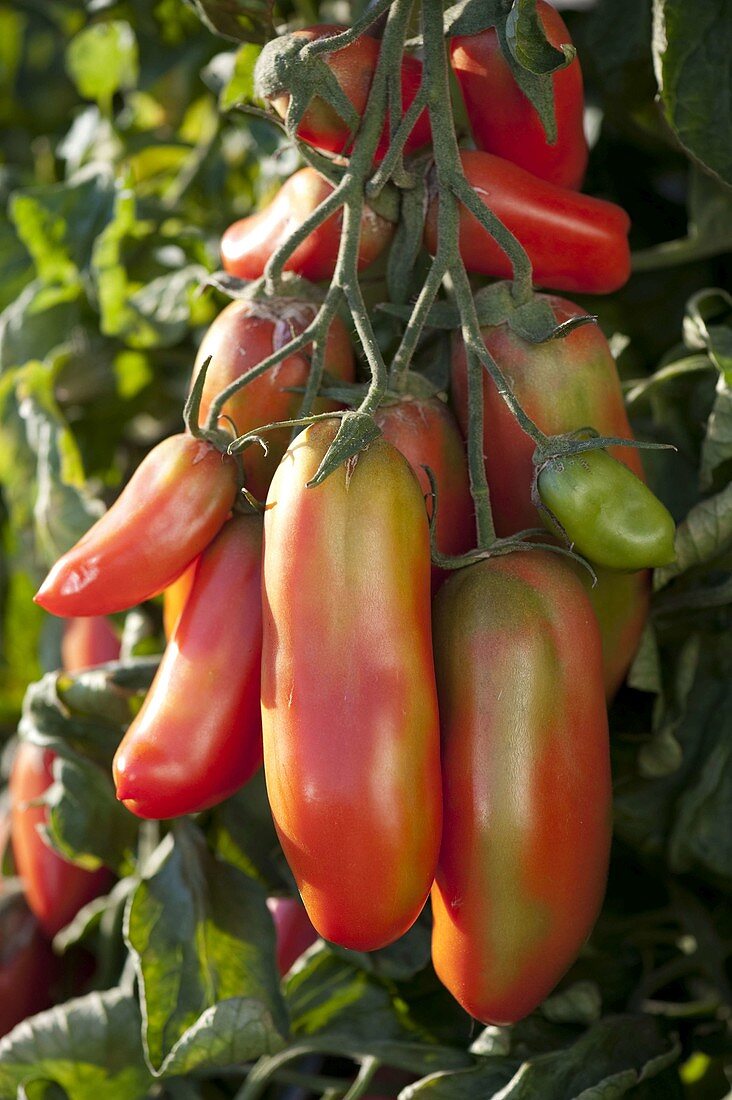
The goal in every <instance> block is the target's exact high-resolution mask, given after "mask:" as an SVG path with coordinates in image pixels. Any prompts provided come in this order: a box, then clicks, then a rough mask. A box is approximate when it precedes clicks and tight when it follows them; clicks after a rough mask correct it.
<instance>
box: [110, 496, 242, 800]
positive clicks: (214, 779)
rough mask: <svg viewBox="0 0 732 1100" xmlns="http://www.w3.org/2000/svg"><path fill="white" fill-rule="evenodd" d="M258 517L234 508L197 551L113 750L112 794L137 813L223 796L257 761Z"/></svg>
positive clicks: (239, 782)
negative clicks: (165, 636) (179, 604)
mask: <svg viewBox="0 0 732 1100" xmlns="http://www.w3.org/2000/svg"><path fill="white" fill-rule="evenodd" d="M261 562H262V521H261V519H260V518H259V516H234V517H233V518H232V519H230V520H229V521H228V523H226V524H225V525H224V527H223V529H222V530H221V531H220V532H219V534H218V535H217V537H216V538H215V539H214V541H213V542H212V543H211V545H210V546H209V547H208V548H207V549H206V550H205V551H204V552H203V554H202V555H201V557H200V560H199V562H198V566H197V568H196V573H195V577H194V579H193V585H192V587H191V591H190V594H189V596H188V599H187V600H186V603H185V606H184V608H183V611H182V613H181V616H180V619H179V620H178V623H177V625H176V626H175V629H174V631H173V634H172V637H171V639H170V642H169V643H168V646H167V649H166V650H165V653H164V655H163V659H162V661H161V663H160V667H159V669H158V671H157V673H156V674H155V679H154V680H153V682H152V684H151V686H150V690H149V691H148V693H147V696H146V698H145V702H144V703H143V705H142V708H141V710H140V712H139V713H138V714H137V716H136V717H135V719H134V721H133V722H132V724H131V725H130V727H129V728H128V730H127V733H126V734H125V736H124V738H123V739H122V742H121V744H120V746H119V748H118V749H117V752H116V754H115V758H114V764H113V772H114V782H115V786H116V788H117V797H118V798H119V799H120V801H121V802H123V803H124V804H125V806H126V807H127V808H128V809H129V810H131V811H132V812H133V813H135V814H137V815H138V816H139V817H147V818H164V817H179V816H180V815H181V814H190V813H197V812H198V811H199V810H204V809H207V808H208V807H209V806H213V805H215V804H216V803H217V802H221V801H223V799H224V798H227V797H228V796H229V795H230V794H233V793H234V791H235V790H237V789H238V788H239V787H241V786H243V784H244V783H246V782H247V780H248V779H250V778H251V776H252V775H253V774H254V772H255V771H256V770H257V768H258V767H259V765H260V764H261V762H262V735H261V718H260V711H259V672H260V656H261V650H262V612H261V596H260V572H261Z"/></svg>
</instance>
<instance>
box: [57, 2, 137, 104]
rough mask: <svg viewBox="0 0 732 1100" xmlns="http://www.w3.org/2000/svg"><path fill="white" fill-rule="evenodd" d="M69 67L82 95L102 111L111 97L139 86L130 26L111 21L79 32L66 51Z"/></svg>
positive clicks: (133, 41)
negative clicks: (94, 102)
mask: <svg viewBox="0 0 732 1100" xmlns="http://www.w3.org/2000/svg"><path fill="white" fill-rule="evenodd" d="M66 67H67V69H68V72H69V76H70V77H71V79H72V80H73V81H74V83H75V85H76V87H77V90H78V92H79V95H81V96H83V97H84V98H85V99H95V100H96V101H97V103H98V104H99V105H100V107H102V109H103V110H105V109H107V110H108V108H109V105H110V104H111V101H112V96H113V95H114V93H115V92H118V91H128V90H129V89H130V88H134V87H135V85H136V84H137V80H138V75H139V59H138V51H137V39H136V38H135V32H134V31H133V29H132V27H131V26H130V24H129V23H126V22H124V20H121V19H116V20H110V22H108V23H94V24H92V26H90V27H85V28H84V30H82V31H79V33H78V34H77V35H76V37H75V38H73V39H72V40H71V42H70V43H69V46H68V49H67V51H66Z"/></svg>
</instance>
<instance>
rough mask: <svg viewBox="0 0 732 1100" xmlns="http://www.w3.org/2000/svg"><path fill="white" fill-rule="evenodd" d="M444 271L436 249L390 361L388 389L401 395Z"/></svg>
mask: <svg viewBox="0 0 732 1100" xmlns="http://www.w3.org/2000/svg"><path fill="white" fill-rule="evenodd" d="M446 271H447V262H446V260H445V259H444V257H443V256H442V253H441V250H440V249H439V248H438V250H437V255H436V256H435V258H434V260H433V261H432V266H431V267H430V269H429V271H428V273H427V278H426V279H425V281H424V285H423V286H422V289H421V290H420V292H419V295H418V297H417V301H416V302H415V304H414V309H413V310H412V316H411V317H410V318H409V321H408V323H407V327H406V328H405V330H404V335H403V336H402V339H401V342H400V344H399V347H398V348H397V350H396V352H395V354H394V358H393V359H392V364H391V371H390V372H389V384H390V388H391V389H393V390H394V391H395V392H396V393H402V392H403V391H404V389H405V386H406V381H407V374H408V372H409V366H410V363H411V361H412V357H413V355H414V352H415V350H416V348H417V344H418V343H419V338H420V336H421V335H422V330H423V329H424V325H425V322H426V320H427V316H428V314H429V311H430V309H431V308H432V303H433V302H434V300H435V298H436V297H437V292H438V291H439V289H440V286H441V284H442V280H443V278H444V276H445V273H446Z"/></svg>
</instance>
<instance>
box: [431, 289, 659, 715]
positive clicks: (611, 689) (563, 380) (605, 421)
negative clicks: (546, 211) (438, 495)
mask: <svg viewBox="0 0 732 1100" xmlns="http://www.w3.org/2000/svg"><path fill="white" fill-rule="evenodd" d="M544 298H545V300H546V301H547V302H548V303H549V305H550V306H551V308H552V310H553V312H554V315H555V317H556V319H557V323H558V324H564V323H566V322H567V321H569V320H571V319H572V318H573V317H579V316H581V315H582V314H583V313H584V312H585V311H584V310H582V309H581V308H580V306H578V305H575V303H574V302H569V301H567V300H566V299H564V298H558V297H555V296H553V295H551V296H549V295H546V296H544ZM481 334H482V336H483V340H484V342H485V345H486V347H487V348H488V350H489V352H490V353H491V355H492V356H493V358H494V359H495V360H496V362H497V363H498V365H499V366H500V368H501V370H502V371H503V373H504V375H505V377H506V381H507V382H508V384H509V386H510V387H511V390H512V391H513V393H514V394H515V396H516V397H517V398H518V400H519V402H520V404H521V406H522V407H523V409H524V410H525V412H526V413H527V414H528V415H529V416H530V417H531V419H532V420H533V421H534V423H535V424H537V425H538V427H539V428H541V430H542V431H543V432H546V433H547V435H562V434H564V433H566V432H573V431H578V430H579V429H580V428H583V427H593V428H595V429H596V430H597V431H598V432H600V434H601V435H605V436H614V437H615V438H618V439H632V438H633V432H632V430H631V427H630V424H629V422H628V417H627V414H626V411H625V404H624V402H623V394H622V390H621V388H620V379H619V378H618V372H617V369H616V367H615V360H614V359H613V356H612V353H611V351H610V346H609V344H608V342H607V340H606V339H605V337H604V335H603V333H602V330H601V329H600V328H599V327H598V326H597V325H591V324H587V325H583V326H581V327H580V328H576V329H574V330H573V331H571V332H570V333H569V334H568V335H567V336H566V337H563V338H562V339H557V340H546V341H545V342H544V343H542V344H530V343H528V342H527V341H526V340H522V339H521V337H520V336H517V335H516V334H515V333H514V332H513V331H512V330H511V329H510V328H509V326H508V325H507V324H502V325H493V326H486V327H484V328H483V329H481ZM452 395H453V399H454V401H455V408H456V411H457V416H458V420H459V421H460V424H461V426H462V428H463V431H465V432H467V412H468V397H467V374H466V364H465V347H464V344H463V342H462V340H461V339H460V338H459V337H456V338H455V339H454V340H453V348H452ZM610 453H611V454H612V455H613V456H614V457H615V458H617V459H619V461H621V462H624V463H625V464H626V466H627V467H628V469H630V470H632V471H633V473H635V474H637V475H638V477H643V466H642V462H641V457H640V452H639V451H638V450H637V449H636V448H634V447H614V448H612V449H611V451H610ZM483 454H484V455H485V468H486V474H487V477H488V486H489V489H490V497H491V508H492V510H493V519H494V522H495V525H496V531H497V533H498V535H500V536H507V535H512V534H516V533H517V532H518V531H522V530H525V529H526V528H528V527H537V526H540V517H539V514H538V512H537V510H536V509H535V508H534V505H533V504H532V503H531V483H532V481H533V478H534V464H533V454H534V443H533V440H531V439H530V438H529V436H528V435H526V433H525V432H523V431H522V430H521V428H520V427H519V425H518V423H517V422H516V418H515V417H514V415H513V414H512V412H511V410H510V409H509V408H508V405H507V404H506V402H505V401H504V400H503V398H502V397H501V395H500V394H499V393H498V390H497V389H496V387H495V386H494V385H493V384H492V382H491V381H490V380H489V379H488V378H485V379H484V384H483ZM579 573H580V576H581V577H582V578H583V580H587V581H590V578H589V575H588V573H587V570H586V569H580V570H579ZM590 599H591V600H592V603H593V606H594V607H595V611H596V613H597V615H598V619H599V622H600V630H601V633H602V640H603V652H604V657H605V673H606V686H607V691H608V694H609V695H613V694H614V693H615V691H616V690H617V687H618V686H619V684H620V682H621V681H622V679H623V677H624V675H625V673H626V671H627V668H628V666H629V665H630V662H631V661H632V659H633V655H634V653H635V651H636V649H637V647H638V642H639V640H640V636H641V634H642V633H643V627H644V625H645V620H646V616H647V611H648V580H647V577H645V576H644V575H637V576H631V575H624V576H620V575H619V574H613V573H609V572H607V571H604V570H601V571H600V573H599V574H598V583H597V585H595V587H594V588H592V589H591V591H590Z"/></svg>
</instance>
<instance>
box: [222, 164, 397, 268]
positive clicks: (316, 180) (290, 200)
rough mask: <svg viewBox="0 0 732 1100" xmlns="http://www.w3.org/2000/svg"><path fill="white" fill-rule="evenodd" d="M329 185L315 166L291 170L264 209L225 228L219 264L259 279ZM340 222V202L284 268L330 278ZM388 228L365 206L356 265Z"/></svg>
mask: <svg viewBox="0 0 732 1100" xmlns="http://www.w3.org/2000/svg"><path fill="white" fill-rule="evenodd" d="M332 190H333V187H332V185H331V184H330V183H328V181H327V180H326V179H323V177H322V176H320V175H319V174H318V173H317V172H316V171H315V169H314V168H301V169H300V171H299V172H295V174H294V175H292V176H290V178H289V179H288V180H285V182H284V183H283V184H282V187H281V188H280V189H279V191H278V192H277V194H276V195H275V197H274V198H273V199H272V201H271V202H270V203H269V204H268V205H267V206H265V207H264V209H263V210H258V211H256V213H254V214H250V215H249V217H247V218H240V219H239V221H235V222H233V223H232V225H230V226H229V228H228V229H227V230H226V232H225V233H224V235H223V237H222V238H221V260H222V263H223V265H224V270H225V271H228V272H229V274H230V275H237V276H238V277H239V278H240V279H258V278H259V277H260V275H262V274H263V273H264V268H265V265H266V263H267V260H268V259H269V258H270V256H271V255H272V253H273V252H274V251H275V249H276V248H278V246H279V245H281V244H282V243H283V242H284V241H285V240H286V238H287V237H288V236H289V235H290V233H292V232H293V231H294V230H295V229H297V227H298V226H299V225H302V223H303V222H304V221H305V219H306V218H307V217H309V215H310V214H312V213H313V211H314V210H315V209H316V208H317V207H318V206H320V204H321V202H323V201H324V200H325V199H327V197H328V195H330V193H331V192H332ZM342 222H343V210H342V208H341V209H340V210H337V211H336V213H335V214H332V215H331V216H330V217H329V218H326V220H325V221H324V222H323V223H322V224H321V225H319V226H318V228H317V229H315V230H314V231H313V232H312V233H310V234H309V235H308V236H307V237H306V238H305V240H304V241H302V243H301V244H299V245H298V246H297V248H296V249H295V250H294V252H293V253H292V255H291V256H289V257H288V259H287V262H286V263H285V268H284V270H285V271H294V272H295V273H296V274H297V275H302V276H303V278H305V279H310V280H311V281H312V282H314V283H317V282H319V281H320V280H321V279H330V277H331V275H332V274H333V272H334V271H335V265H336V260H337V259H338V247H339V245H340V237H341V225H342ZM393 234H394V226H393V225H392V223H391V222H389V221H387V220H386V218H382V217H380V215H379V214H377V213H375V211H373V210H372V209H371V207H370V206H366V207H364V212H363V214H362V216H361V240H360V242H359V246H358V270H359V271H361V270H363V268H365V267H368V265H369V264H370V263H373V261H374V260H375V259H376V257H377V256H378V255H379V254H380V253H381V252H383V250H384V248H385V247H386V246H387V244H388V243H389V242H390V240H391V238H392V236H393Z"/></svg>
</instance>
